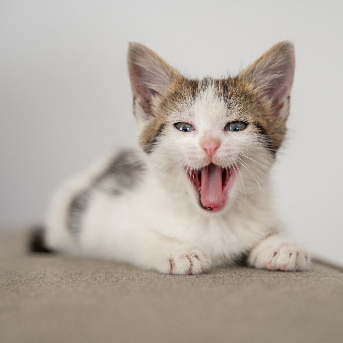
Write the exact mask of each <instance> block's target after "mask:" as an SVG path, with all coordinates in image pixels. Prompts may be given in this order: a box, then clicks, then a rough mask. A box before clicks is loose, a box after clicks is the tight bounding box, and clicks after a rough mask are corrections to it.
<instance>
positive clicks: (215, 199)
mask: <svg viewBox="0 0 343 343" xmlns="http://www.w3.org/2000/svg"><path fill="white" fill-rule="evenodd" d="M185 172H186V175H187V176H188V179H189V181H190V183H191V184H192V186H193V188H194V190H195V193H196V195H197V196H198V199H199V200H198V201H199V206H200V208H202V209H203V210H204V211H207V212H219V211H221V210H223V209H224V207H225V205H226V204H227V201H228V199H229V194H230V190H231V188H232V185H233V183H234V180H235V178H236V172H235V169H234V168H229V167H227V168H222V167H220V166H217V165H215V164H213V163H211V164H209V165H208V166H206V167H203V168H201V169H199V170H195V169H192V168H190V167H186V168H185Z"/></svg>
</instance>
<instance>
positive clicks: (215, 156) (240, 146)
mask: <svg viewBox="0 0 343 343" xmlns="http://www.w3.org/2000/svg"><path fill="white" fill-rule="evenodd" d="M294 64H295V59H294V50H293V46H292V44H291V43H289V42H281V43H279V44H276V45H275V46H273V47H272V48H271V49H270V50H268V51H267V52H266V53H265V54H264V55H262V56H261V57H260V58H259V59H258V60H256V61H255V62H254V63H253V64H252V65H251V66H249V67H248V68H246V69H245V70H244V71H243V72H241V73H240V74H239V75H238V76H237V77H233V78H232V77H227V78H224V79H212V78H204V79H202V80H193V79H187V78H185V77H184V76H182V75H181V74H180V73H178V72H177V71H176V70H175V69H173V68H172V67H171V66H169V65H168V64H167V63H166V62H165V61H164V60H163V59H162V58H160V57H159V56H158V55H156V54H155V53H154V52H153V51H151V50H150V49H148V48H147V47H145V46H144V45H142V44H137V43H132V44H130V46H129V51H128V68H129V74H130V79H131V87H132V93H133V110H134V115H135V117H136V119H137V123H138V126H139V130H140V135H139V143H140V149H138V150H124V151H120V152H118V153H117V154H116V155H115V156H114V157H109V158H106V159H104V160H103V161H100V162H99V163H98V164H96V165H94V166H93V167H92V168H90V169H89V170H88V171H86V172H85V173H82V174H80V175H78V176H76V177H75V178H73V179H72V180H70V181H69V182H67V183H66V184H65V185H64V186H63V187H62V188H61V189H60V190H59V191H58V193H57V194H56V195H55V197H54V199H53V203H52V206H51V208H50V212H49V215H48V220H47V231H46V232H45V245H46V247H45V249H47V250H48V251H49V250H53V251H61V252H66V253H72V254H78V255H86V256H95V257H103V258H110V259H115V260H118V261H123V262H128V263H131V264H134V265H136V266H139V267H141V268H145V269H152V270H156V271H159V272H162V273H169V274H200V273H203V272H206V271H208V270H209V269H210V268H211V267H215V266H221V265H224V264H230V263H233V262H235V261H237V259H241V258H242V256H246V259H245V260H246V263H247V264H248V265H249V266H252V267H256V268H266V269H269V270H281V271H286V270H287V271H295V270H306V269H308V268H309V265H310V257H309V254H308V253H307V252H306V251H305V250H304V249H303V248H302V247H300V246H299V245H298V244H296V243H294V242H292V241H290V240H289V239H287V238H285V237H284V236H283V235H282V233H281V224H280V222H279V219H278V218H277V216H276V214H275V212H274V209H273V202H272V198H271V189H270V170H271V167H272V165H273V163H274V161H275V158H276V155H277V152H278V150H279V148H280V146H281V144H282V142H283V140H284V137H285V134H286V121H287V117H288V115H289V106H290V92H291V87H292V82H293V75H294ZM34 250H39V248H37V246H36V247H34Z"/></svg>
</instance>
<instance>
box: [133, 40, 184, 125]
mask: <svg viewBox="0 0 343 343" xmlns="http://www.w3.org/2000/svg"><path fill="white" fill-rule="evenodd" d="M128 68H129V74H130V80H131V88H132V93H133V96H134V98H136V100H137V101H138V103H139V105H140V107H141V109H142V110H143V112H142V115H143V117H144V119H149V118H150V117H151V116H155V113H154V99H155V98H156V97H158V96H159V97H163V96H165V95H166V93H167V92H168V90H169V89H170V87H171V84H172V82H173V80H175V79H176V78H177V77H178V76H180V74H179V73H178V72H177V71H176V70H175V69H173V68H172V67H170V66H169V65H168V64H167V63H166V62H165V61H164V60H163V59H162V58H161V57H159V56H158V55H157V54H155V53H154V52H153V51H152V50H150V49H149V48H147V47H146V46H145V45H143V44H139V43H130V45H129V51H128Z"/></svg>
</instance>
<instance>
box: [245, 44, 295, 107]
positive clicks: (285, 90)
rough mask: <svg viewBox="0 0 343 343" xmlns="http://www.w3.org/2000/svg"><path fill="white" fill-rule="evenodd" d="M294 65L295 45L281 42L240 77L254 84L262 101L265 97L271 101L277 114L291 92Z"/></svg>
mask: <svg viewBox="0 0 343 343" xmlns="http://www.w3.org/2000/svg"><path fill="white" fill-rule="evenodd" d="M294 65H295V58H294V49H293V45H292V44H291V43H290V42H287V41H286V42H280V43H278V44H276V45H274V46H273V47H272V48H271V49H269V50H268V51H267V52H266V53H264V54H263V55H262V56H261V57H260V58H259V59H257V60H256V61H255V62H254V63H253V64H252V65H251V66H249V67H248V68H246V69H245V70H244V71H243V72H242V73H241V74H240V77H241V78H242V79H243V80H247V81H248V82H251V83H252V84H253V87H254V88H255V89H256V90H257V91H258V92H259V93H260V95H261V99H260V100H261V101H263V98H264V97H266V98H268V99H269V100H271V101H272V104H273V112H274V113H275V114H277V113H278V111H279V110H280V108H281V107H282V105H283V103H284V101H285V99H286V98H287V96H289V93H290V91H291V88H292V83H293V76H294Z"/></svg>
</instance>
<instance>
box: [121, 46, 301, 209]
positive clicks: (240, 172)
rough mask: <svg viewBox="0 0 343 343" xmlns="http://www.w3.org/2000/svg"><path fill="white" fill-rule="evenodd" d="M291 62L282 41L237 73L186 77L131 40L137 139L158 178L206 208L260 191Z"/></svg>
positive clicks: (278, 135)
mask: <svg viewBox="0 0 343 343" xmlns="http://www.w3.org/2000/svg"><path fill="white" fill-rule="evenodd" d="M294 61H295V60H294V50H293V45H292V44H291V43H289V42H281V43H279V44H276V45H275V46H273V47H272V48H271V49H270V50H268V51H267V52H266V53H265V54H264V55H262V56H261V57H260V58H259V59H258V60H256V61H255V62H254V63H253V64H252V65H250V66H249V67H248V68H246V69H245V70H244V71H242V72H241V73H240V74H239V75H238V76H237V77H234V78H231V77H227V78H224V79H211V78H205V79H202V80H191V79H187V78H185V77H184V76H182V75H181V74H180V73H178V72H177V71H176V70H175V69H173V68H172V67H170V66H169V65H168V64H167V63H166V62H165V61H164V60H163V59H162V58H160V57H159V56H158V55H156V54H155V53H154V52H153V51H151V50H150V49H148V48H147V47H145V46H144V45H142V44H137V43H132V44H130V46H129V53H128V66H129V73H130V79H131V87H132V92H133V102H134V113H135V116H136V119H137V121H138V124H139V128H140V144H141V146H142V148H143V150H144V151H145V153H146V154H147V155H148V158H149V163H150V164H151V166H153V168H154V169H155V170H156V171H157V172H158V174H157V175H158V176H159V177H161V179H162V180H164V181H163V182H165V183H166V185H167V186H168V187H172V188H173V189H175V190H177V191H181V192H186V193H188V194H189V195H190V199H191V201H192V202H193V204H194V205H195V206H196V207H197V208H199V209H200V210H201V211H207V212H219V211H225V209H227V208H229V204H230V203H231V204H232V203H233V202H234V201H235V199H239V198H240V196H243V197H244V196H245V197H246V195H247V194H254V193H256V192H262V193H261V195H263V188H264V182H267V175H268V172H269V170H270V167H271V165H272V163H273V161H274V159H275V155H276V152H277V151H278V149H279V148H280V146H281V144H282V141H283V139H284V136H285V133H286V120H287V117H288V114H289V103H290V91H291V87H292V82H293V75H294Z"/></svg>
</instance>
